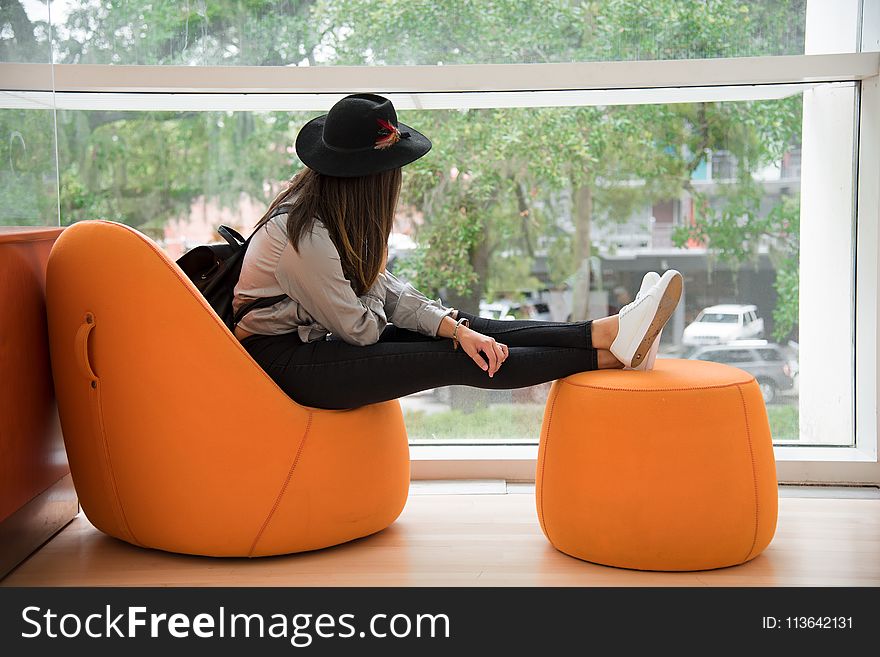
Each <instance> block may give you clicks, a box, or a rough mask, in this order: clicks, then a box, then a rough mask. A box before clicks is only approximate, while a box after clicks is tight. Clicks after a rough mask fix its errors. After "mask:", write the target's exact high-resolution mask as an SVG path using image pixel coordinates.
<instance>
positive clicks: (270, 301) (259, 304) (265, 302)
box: [232, 294, 288, 327]
mask: <svg viewBox="0 0 880 657" xmlns="http://www.w3.org/2000/svg"><path fill="white" fill-rule="evenodd" d="M287 298H288V297H287V295H286V294H279V295H278V296H275V297H261V298H259V299H254V300H253V301H249V302H247V303H246V304H244V305H243V306H242V307H241V308H239V309H238V312H237V313H235V315H234V316H233V317H232V326H233V327H235V326H237V325H238V323H239V322H240V321H241V320H242V319H244V316H245V315H247V314H248V313H249V312H250V311H252V310H256V309H257V308H268V307H269V306H274V305H275V304H276V303H278V302H279V301H284V299H287Z"/></svg>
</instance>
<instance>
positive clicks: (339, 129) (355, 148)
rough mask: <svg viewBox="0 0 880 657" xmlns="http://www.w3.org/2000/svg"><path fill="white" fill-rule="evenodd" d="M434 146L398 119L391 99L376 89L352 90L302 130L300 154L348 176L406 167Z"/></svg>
mask: <svg viewBox="0 0 880 657" xmlns="http://www.w3.org/2000/svg"><path fill="white" fill-rule="evenodd" d="M429 150H431V140H430V139H428V138H427V137H425V135H423V134H422V133H420V132H419V131H418V130H415V129H413V128H411V127H410V126H408V125H404V124H403V123H398V121H397V112H396V111H395V110H394V105H392V104H391V101H390V100H388V99H387V98H384V97H382V96H377V95H376V94H351V95H349V96H346V97H345V98H343V99H341V100H339V101H338V102H337V103H336V104H335V105H333V107H331V108H330V111H329V112H328V113H327V114H324V115H322V116H319V117H317V118H314V119H312V120H311V121H309V122H308V123H306V124H305V125H304V126H303V127H302V128H301V129H300V131H299V134H298V135H297V136H296V154H297V155H298V156H299V159H300V160H302V162H303V164H305V165H306V166H307V167H309V168H310V169H313V170H315V171H317V172H318V173H323V174H325V175H328V176H339V177H343V178H353V177H355V176H366V175H369V174H371V173H378V172H380V171H387V170H388V169H394V168H396V167H401V166H403V165H404V164H409V163H410V162H412V161H414V160H417V159H419V158H420V157H421V156H422V155H424V154H425V153H427V152H428V151H429Z"/></svg>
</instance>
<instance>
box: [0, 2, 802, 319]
mask: <svg viewBox="0 0 880 657" xmlns="http://www.w3.org/2000/svg"><path fill="white" fill-rule="evenodd" d="M804 11H805V0H760V1H752V2H746V1H745V0H713V1H712V2H706V1H705V0H644V1H643V2H638V3H636V2H630V1H628V0H603V1H602V2H597V1H587V0H576V1H571V0H492V1H491V2H488V1H487V2H472V1H470V0H447V1H444V2H435V1H434V0H396V1H386V0H211V1H209V2H196V1H191V2H186V3H170V2H154V3H144V2H128V1H123V0H104V1H102V2H100V3H95V2H93V1H92V0H78V2H75V3H74V7H73V11H71V12H70V14H69V16H68V19H67V22H66V24H65V25H62V26H57V30H56V34H57V35H58V41H57V43H56V46H55V50H56V55H55V57H56V61H58V62H60V63H104V64H106V63H113V64H202V65H211V64H225V65H236V64H250V65H291V64H303V63H307V64H309V65H316V64H322V63H323V64H328V65H329V64H353V65H357V64H436V63H438V62H442V63H443V64H473V63H493V62H498V63H502V62H504V63H507V62H525V63H530V62H568V61H590V60H625V59H674V58H685V57H729V56H742V55H755V54H792V53H800V52H803V24H804ZM0 26H2V27H4V29H8V30H12V32H13V33H14V37H15V38H14V44H13V45H14V49H13V50H14V52H13V50H10V48H9V46H8V43H7V42H5V41H4V42H3V47H4V48H5V49H6V50H4V51H3V52H6V56H5V58H7V59H14V57H13V55H14V53H18V55H15V56H18V57H19V58H21V57H25V56H26V59H27V58H29V61H40V57H39V53H40V52H43V51H45V50H47V49H48V41H46V39H47V38H48V30H47V28H46V26H45V25H41V24H32V23H30V21H28V20H27V16H26V15H24V14H23V11H22V7H21V5H20V3H17V2H9V3H4V5H3V8H2V10H0ZM7 51H8V52H7ZM43 61H45V60H43ZM11 112H13V111H11V110H4V111H3V112H2V113H0V116H2V117H3V119H2V120H4V121H5V125H2V126H0V127H3V128H7V129H9V130H12V129H15V130H19V131H21V132H22V133H27V134H28V144H29V150H28V153H29V155H28V157H33V156H34V154H35V153H51V152H52V149H51V147H50V145H49V143H47V141H46V140H48V141H49V142H51V138H52V134H53V130H54V128H53V127H52V126H51V125H48V126H47V125H46V121H45V115H47V113H41V112H37V111H27V112H25V113H24V115H22V116H19V115H14V114H12V113H11ZM311 116H312V114H308V115H307V114H304V113H289V112H235V113H230V112H177V113H172V112H110V111H103V110H91V111H66V110H65V111H59V112H58V151H59V156H60V181H61V212H62V221H63V222H64V223H69V222H72V221H76V220H79V219H83V218H96V217H104V218H112V219H118V220H121V221H125V222H127V223H129V224H132V225H134V226H138V227H142V228H145V229H151V230H157V229H158V228H159V227H161V226H162V225H163V224H164V222H166V221H167V220H168V219H171V218H174V217H177V216H179V215H181V214H183V213H186V212H187V211H188V209H189V208H190V207H191V205H192V203H193V202H194V201H195V200H197V199H200V198H204V199H205V200H209V201H214V202H217V203H219V204H220V205H222V206H226V207H231V208H234V207H236V206H237V205H238V203H239V200H240V198H241V195H242V194H244V195H247V196H249V197H251V198H253V199H256V200H258V201H263V202H264V201H267V200H268V199H269V198H270V197H271V196H272V190H271V188H270V186H271V185H274V184H277V182H278V181H281V180H285V179H287V178H289V177H290V176H292V175H293V174H294V173H295V171H296V170H297V168H298V166H299V163H298V161H297V160H296V157H295V155H294V154H293V152H292V148H291V145H292V143H293V140H294V138H295V135H296V132H297V130H298V128H299V126H301V125H302V124H303V123H304V122H305V121H306V120H307V119H308V118H311ZM400 118H401V120H402V121H404V122H408V123H410V124H411V125H413V126H415V127H416V128H417V129H419V130H421V131H422V132H424V133H425V134H427V135H429V136H430V137H431V139H432V141H433V142H434V148H433V150H432V151H431V152H430V153H429V154H428V155H427V156H426V157H424V158H422V159H421V160H419V161H417V162H416V163H413V164H412V165H410V166H408V167H407V168H406V175H405V176H404V181H405V187H404V191H403V197H402V201H403V202H404V203H407V204H409V205H411V206H412V207H414V208H415V209H416V210H418V211H420V212H421V213H422V216H423V217H424V223H423V225H422V227H421V229H420V231H419V234H418V235H417V239H418V242H419V244H420V249H419V252H418V254H417V256H416V257H415V258H413V259H412V260H411V261H409V262H408V263H407V267H408V273H409V274H411V275H412V276H414V277H415V279H416V280H415V282H416V284H417V285H418V286H419V287H422V288H424V289H425V290H426V291H430V292H432V293H436V292H437V291H438V290H440V289H441V288H445V289H446V290H447V291H450V292H452V293H455V294H459V295H468V296H469V297H470V298H472V299H479V298H480V297H481V296H482V295H484V294H485V293H486V292H487V291H488V292H490V293H494V292H495V291H501V290H514V289H517V288H519V287H521V286H524V285H530V284H532V283H533V281H531V280H529V279H530V275H529V272H530V271H531V268H532V264H533V262H534V259H535V257H536V256H537V255H538V254H541V255H543V256H544V257H545V258H546V262H547V268H548V270H549V275H550V279H551V283H556V284H559V283H561V282H562V281H564V280H566V279H567V278H568V277H570V275H571V274H572V273H573V272H574V271H575V269H576V267H577V266H578V264H579V263H578V261H577V258H578V257H579V254H580V256H582V255H583V254H582V253H581V251H583V250H584V244H586V245H587V246H586V250H587V252H589V251H590V248H589V244H590V230H591V226H592V225H593V224H601V223H603V222H618V221H624V220H626V219H628V218H629V217H630V216H631V215H632V213H633V211H634V210H635V209H637V208H639V207H643V206H644V205H646V204H650V203H652V202H655V201H659V200H666V199H669V198H677V197H679V196H681V194H682V192H686V193H693V191H694V190H693V189H692V185H691V174H692V173H693V171H694V170H695V169H696V167H697V166H699V164H700V162H701V160H702V158H703V157H704V154H705V152H706V150H707V149H714V150H727V151H729V152H730V153H732V154H733V155H734V156H735V157H736V158H737V160H738V161H740V162H741V163H743V166H742V169H741V172H740V173H741V176H740V180H739V181H738V183H737V184H736V185H732V186H730V187H729V189H728V190H726V193H725V195H724V201H725V208H726V209H716V210H712V209H711V208H710V209H707V210H706V211H705V212H703V213H702V214H701V215H700V218H699V220H698V225H697V226H695V227H694V228H693V231H694V234H695V235H697V236H698V237H699V239H701V240H703V241H704V242H706V243H708V244H710V246H711V248H712V249H713V251H716V250H717V255H718V257H725V258H731V259H733V260H735V261H745V260H747V259H748V258H749V257H752V256H753V255H754V253H755V250H756V248H757V245H758V244H760V243H761V240H762V239H767V238H766V234H770V233H766V231H772V229H774V226H768V225H763V224H762V223H761V221H763V220H762V219H761V218H760V212H759V209H758V201H759V190H758V189H757V188H756V186H755V185H751V184H750V183H749V181H750V174H751V172H753V171H756V170H757V169H758V168H760V167H761V166H763V165H765V164H767V163H770V162H773V161H775V160H778V158H779V157H780V156H781V154H782V152H783V151H784V150H785V149H786V148H788V147H789V146H790V145H791V144H792V143H795V142H796V141H797V133H798V130H799V120H800V114H799V99H798V98H797V97H795V98H792V99H784V100H779V101H760V102H741V103H699V104H676V105H633V106H609V107H597V106H591V107H570V108H560V107H534V108H507V109H488V110H482V109H481V110H463V111H425V110H420V111H418V112H401V116H400ZM13 124H14V125H13ZM28 166H30V169H29V173H28V174H27V175H26V176H24V177H22V175H19V176H18V177H17V178H15V179H12V178H9V177H8V176H7V179H4V184H3V190H2V193H0V202H2V203H3V204H4V205H5V206H10V205H11V200H10V199H12V198H13V197H16V198H19V197H25V198H26V199H28V201H26V202H25V203H24V204H23V207H22V208H21V209H20V211H19V212H18V214H17V215H15V214H7V212H6V211H4V213H3V215H2V216H3V217H4V220H6V221H9V220H10V217H19V218H18V219H15V218H13V219H11V220H13V221H23V220H22V219H21V218H20V217H21V216H23V214H29V216H34V217H40V216H42V217H45V216H50V211H51V205H52V204H53V203H54V202H55V198H56V197H55V196H54V188H53V185H54V182H53V181H54V180H55V172H54V165H53V164H52V163H50V162H41V163H31V164H29V165H28ZM453 172H456V173H455V175H454V174H453ZM10 181H11V182H10ZM584 191H587V192H589V198H590V201H591V206H590V207H589V208H587V209H583V208H582V211H581V212H579V213H573V210H572V198H573V197H574V196H575V193H576V192H584ZM30 199H43V200H40V201H38V203H39V204H42V205H41V206H39V207H36V205H35V204H34V203H31V201H30ZM46 199H48V201H47V200H46ZM32 205H33V206H34V207H31V206H32ZM43 206H45V207H43ZM710 210H711V211H710ZM573 215H576V216H575V217H574V220H573V221H574V223H575V234H572V232H571V228H570V224H571V221H572V217H573ZM743 216H745V217H748V218H749V219H748V221H746V222H745V223H743V222H742V220H741V218H742V217H743ZM40 223H42V222H40ZM762 230H764V231H765V233H766V234H765V236H764V237H762V233H761V231H762ZM743 231H744V232H743ZM539 237H540V240H539V239H538V238H539ZM740 238H741V239H740ZM774 239H775V238H774ZM778 251H779V253H780V258H779V261H778V265H779V266H780V267H781V268H782V269H781V270H780V276H779V278H778V281H777V284H778V285H777V286H778V289H779V292H780V299H783V300H786V301H785V303H788V304H790V303H791V299H792V297H791V288H792V285H796V275H795V276H794V281H792V280H791V279H790V276H789V278H786V271H787V272H788V274H789V275H794V274H795V273H796V268H793V266H792V265H791V264H790V262H791V260H790V259H791V258H793V257H794V256H793V255H792V254H791V253H790V252H789V251H785V250H784V249H782V248H781V247H780V248H779V249H778ZM795 262H796V260H795ZM786 267H787V268H788V269H785V268H786ZM780 286H783V287H780ZM793 298H794V299H796V295H795V296H794V297H793ZM777 312H778V313H779V319H778V320H777V321H778V323H779V325H780V326H785V325H786V324H785V322H786V321H789V320H790V319H791V318H792V317H796V307H795V308H794V309H792V307H791V306H790V305H788V306H785V307H782V306H780V308H777ZM786 318H789V319H788V320H787V319H786ZM789 324H790V321H789Z"/></svg>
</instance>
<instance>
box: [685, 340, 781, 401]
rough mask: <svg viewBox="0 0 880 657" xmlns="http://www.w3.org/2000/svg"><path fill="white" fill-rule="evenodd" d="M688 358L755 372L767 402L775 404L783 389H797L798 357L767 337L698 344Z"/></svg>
mask: <svg viewBox="0 0 880 657" xmlns="http://www.w3.org/2000/svg"><path fill="white" fill-rule="evenodd" d="M685 357H686V358H689V359H692V360H708V361H711V362H713V363H724V364H725V365H733V366H734V367H738V368H740V369H742V370H745V371H746V372H748V373H749V374H752V375H754V377H755V379H756V380H757V381H758V387H760V388H761V396H762V397H764V403H765V404H772V403H773V402H774V401H776V400H777V398H778V397H779V395H780V393H782V392H784V391H786V392H787V391H794V381H795V376H796V375H797V371H798V363H797V359H796V358H795V357H794V355H793V354H792V353H791V352H790V351H789V350H788V349H786V348H785V347H783V346H782V345H778V344H774V343H772V342H767V340H734V341H733V342H728V343H727V344H723V345H716V346H711V347H695V348H693V349H691V350H690V351H689V352H688V353H687V354H686V355H685Z"/></svg>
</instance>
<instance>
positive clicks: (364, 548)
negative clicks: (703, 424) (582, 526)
mask: <svg viewBox="0 0 880 657" xmlns="http://www.w3.org/2000/svg"><path fill="white" fill-rule="evenodd" d="M0 585H2V586H47V585H48V586H99V585H107V586H124V585H129V586H144V585H150V586H180V585H194V586H205V585H208V586H210V585H218V586H238V585H243V586H244V585H254V586H273V585H277V586H334V585H335V586H374V585H377V586H446V585H463V586H491V585H500V586H517V585H522V586H843V585H847V586H880V499H816V498H813V499H809V498H791V497H783V498H782V499H780V509H779V525H778V530H777V533H776V537H775V539H774V540H773V542H772V543H771V545H770V547H769V548H768V549H767V550H766V551H765V552H764V553H763V554H762V555H760V556H759V557H757V558H756V559H754V560H753V561H751V562H750V563H747V564H745V565H742V566H736V567H733V568H725V569H721V570H714V571H702V572H694V573H646V572H637V571H628V570H622V569H617V568H608V567H604V566H599V565H595V564H591V563H586V562H583V561H579V560H577V559H573V558H571V557H568V556H566V555H564V554H562V553H560V552H557V551H556V550H555V549H553V547H551V546H550V544H549V543H548V542H547V541H546V540H545V538H544V536H543V535H542V534H541V530H540V528H539V526H538V521H537V516H536V513H535V508H534V497H533V495H531V494H483V495H474V494H466V495H448V494H444V495H439V494H415V495H412V496H411V497H410V500H409V503H408V504H407V507H406V509H405V510H404V512H403V515H402V516H401V517H400V519H399V520H398V521H397V522H396V523H394V525H392V526H391V527H390V528H388V529H387V530H385V531H383V532H380V533H379V534H376V535H374V536H371V537H367V538H365V539H361V540H358V541H354V542H352V543H348V544H346V545H342V546H339V547H335V548H330V549H326V550H320V551H317V552H311V553H305V554H298V555H291V556H286V557H273V558H263V559H253V560H247V559H212V558H202V557H187V556H180V555H173V554H168V553H163V552H158V551H154V550H144V549H141V548H136V547H133V546H131V545H128V544H126V543H123V542H121V541H117V540H115V539H112V538H109V537H107V536H104V535H103V534H101V533H99V532H98V531H96V530H95V528H94V527H92V525H91V524H89V522H88V520H87V519H86V518H85V516H84V515H82V514H81V515H80V516H79V517H77V518H76V520H74V521H73V523H71V524H70V525H68V527H67V528H66V529H65V530H64V531H63V532H61V533H60V534H59V535H58V536H56V537H55V538H54V539H53V540H52V541H50V542H49V543H48V544H46V545H45V546H44V547H43V548H42V549H41V550H40V551H39V552H37V553H36V554H34V555H33V556H32V557H31V558H30V559H29V560H28V561H26V562H25V563H23V564H22V565H21V566H19V567H18V569H17V570H15V571H13V572H12V573H11V574H10V575H9V576H8V577H7V578H6V579H4V580H3V581H2V582H0Z"/></svg>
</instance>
